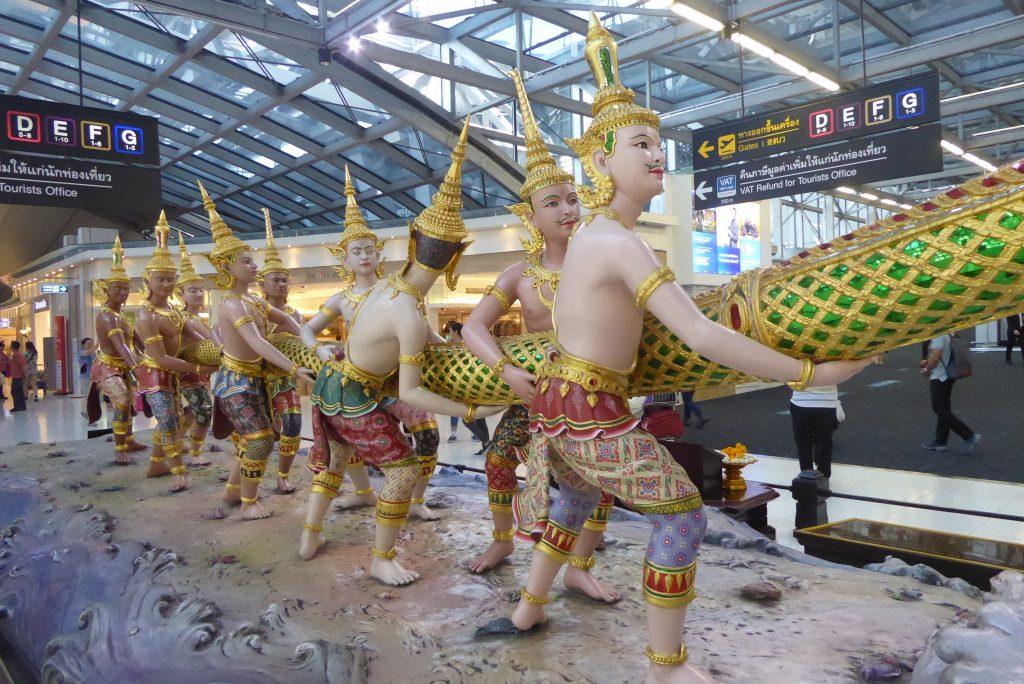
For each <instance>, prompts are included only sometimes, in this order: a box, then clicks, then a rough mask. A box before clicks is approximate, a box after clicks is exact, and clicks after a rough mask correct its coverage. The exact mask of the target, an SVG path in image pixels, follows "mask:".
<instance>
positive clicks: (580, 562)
mask: <svg viewBox="0 0 1024 684" xmlns="http://www.w3.org/2000/svg"><path fill="white" fill-rule="evenodd" d="M569 565H571V566H572V567H574V568H579V569H580V570H585V571H587V572H589V571H590V568H592V567H594V557H593V556H592V555H591V556H587V557H586V558H583V557H582V556H576V555H573V556H569Z"/></svg>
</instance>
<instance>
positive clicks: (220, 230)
mask: <svg viewBox="0 0 1024 684" xmlns="http://www.w3.org/2000/svg"><path fill="white" fill-rule="evenodd" d="M196 183H197V184H198V185H199V192H200V193H202V196H203V208H204V209H206V215H207V216H208V217H209V219H210V233H211V234H212V235H213V250H212V251H211V252H210V253H209V254H207V255H206V258H207V260H208V261H209V262H210V263H211V264H213V267H214V268H215V269H217V272H218V275H217V287H220V288H230V287H231V286H232V283H233V280H234V279H233V278H232V277H231V275H230V274H229V273H228V272H227V265H228V264H229V263H230V262H231V260H232V259H234V258H235V255H236V254H238V253H239V252H244V251H246V250H247V249H249V245H247V244H245V243H244V242H242V241H241V240H239V239H238V238H237V237H235V234H234V233H232V232H231V228H229V227H228V224H226V223H224V219H222V218H221V217H220V214H219V213H218V212H217V205H216V204H214V203H213V200H212V199H210V195H209V194H207V192H206V188H204V187H203V182H202V181H201V180H199V179H196Z"/></svg>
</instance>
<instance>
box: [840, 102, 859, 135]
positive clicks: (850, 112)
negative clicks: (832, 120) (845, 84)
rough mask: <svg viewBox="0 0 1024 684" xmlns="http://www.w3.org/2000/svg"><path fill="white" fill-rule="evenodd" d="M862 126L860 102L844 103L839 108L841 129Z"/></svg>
mask: <svg viewBox="0 0 1024 684" xmlns="http://www.w3.org/2000/svg"><path fill="white" fill-rule="evenodd" d="M854 128H860V103H859V102H856V103H854V104H848V105H844V106H842V107H840V108H839V130H841V131H850V130H853V129H854Z"/></svg>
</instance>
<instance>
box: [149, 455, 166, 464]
mask: <svg viewBox="0 0 1024 684" xmlns="http://www.w3.org/2000/svg"><path fill="white" fill-rule="evenodd" d="M149 461H150V463H163V462H164V457H163V456H150V457H149Z"/></svg>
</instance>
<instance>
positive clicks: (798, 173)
mask: <svg viewBox="0 0 1024 684" xmlns="http://www.w3.org/2000/svg"><path fill="white" fill-rule="evenodd" d="M941 139H942V127H941V125H940V124H937V123H934V124H928V125H927V126H922V127H920V128H911V129H908V130H904V131H896V132H892V133H889V134H887V135H879V136H870V137H867V138H858V139H856V140H848V141H846V142H842V143H838V144H836V145H830V146H828V147H819V148H814V149H810V150H801V151H799V152H788V153H785V154H780V155H778V156H775V157H770V158H768V159H758V160H752V161H746V162H742V163H739V164H732V165H730V166H723V167H721V168H717V169H712V170H711V171H701V172H700V173H697V174H695V175H694V179H693V182H694V191H693V192H694V198H693V208H694V209H710V208H712V207H719V206H722V205H725V204H735V203H738V202H752V201H755V200H760V199H770V198H772V197H785V196H789V195H799V194H802V193H805V192H818V191H821V190H832V189H834V188H837V187H839V186H841V185H859V184H863V183H875V182H878V181H883V180H891V179H895V178H906V177H908V176H916V175H920V174H924V173H934V172H936V171H941V170H942V148H941V147H940V146H939V142H940V140H941Z"/></svg>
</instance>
